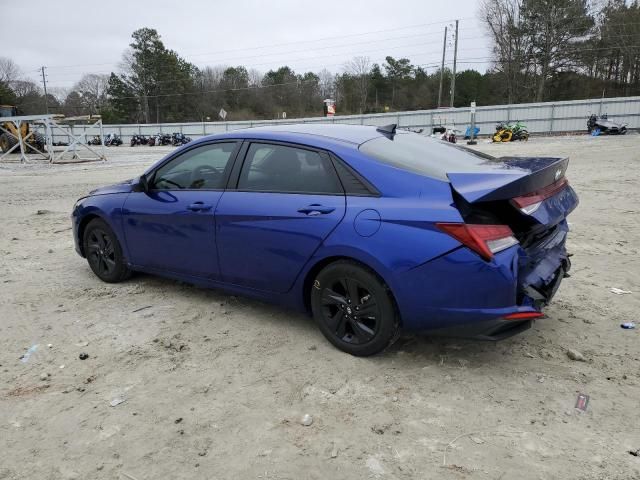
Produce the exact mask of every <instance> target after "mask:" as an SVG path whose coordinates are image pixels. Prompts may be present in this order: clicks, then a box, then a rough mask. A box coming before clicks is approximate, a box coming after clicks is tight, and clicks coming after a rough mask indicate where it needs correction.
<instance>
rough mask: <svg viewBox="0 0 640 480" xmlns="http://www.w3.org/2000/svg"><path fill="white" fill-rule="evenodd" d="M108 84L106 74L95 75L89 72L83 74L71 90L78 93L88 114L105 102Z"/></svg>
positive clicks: (94, 111) (91, 113)
mask: <svg viewBox="0 0 640 480" xmlns="http://www.w3.org/2000/svg"><path fill="white" fill-rule="evenodd" d="M108 86H109V76H108V75H97V74H94V73H89V74H86V75H84V76H83V77H82V78H81V79H80V81H79V82H78V83H76V84H75V86H74V87H73V90H75V91H77V92H78V93H80V96H81V97H82V104H83V105H84V107H85V108H86V109H87V110H88V111H89V114H90V115H93V114H95V113H98V111H99V110H100V109H101V108H102V107H103V106H104V105H105V104H106V102H107V88H108Z"/></svg>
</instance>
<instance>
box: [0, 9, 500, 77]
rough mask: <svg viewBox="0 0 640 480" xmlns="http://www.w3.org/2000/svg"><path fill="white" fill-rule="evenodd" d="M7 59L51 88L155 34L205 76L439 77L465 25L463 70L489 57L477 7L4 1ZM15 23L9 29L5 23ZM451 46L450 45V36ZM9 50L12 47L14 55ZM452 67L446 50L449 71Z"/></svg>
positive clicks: (113, 62) (99, 68) (111, 64)
mask: <svg viewBox="0 0 640 480" xmlns="http://www.w3.org/2000/svg"><path fill="white" fill-rule="evenodd" d="M2 4H3V5H2V17H3V19H4V20H5V21H4V22H3V25H2V28H1V29H0V40H2V44H3V45H5V48H3V51H2V53H0V55H3V56H9V57H11V58H12V59H13V60H14V61H15V62H16V63H17V64H18V65H19V66H20V67H21V68H22V70H23V72H24V74H25V75H26V76H28V77H30V78H33V79H37V78H38V74H37V72H36V70H37V69H38V68H39V67H40V66H42V65H44V66H46V67H47V73H48V85H49V86H50V87H63V88H69V87H72V86H73V84H74V83H75V82H76V81H77V80H78V79H79V78H80V77H81V76H82V74H83V73H109V72H111V71H117V70H118V64H119V62H120V60H121V58H122V53H123V51H124V50H125V49H126V48H127V47H128V44H129V43H130V42H131V33H132V32H133V31H134V30H136V29H138V28H142V27H151V28H155V29H156V30H158V32H159V33H160V35H161V36H162V40H163V41H164V44H165V46H166V47H168V48H170V49H173V50H175V51H176V52H178V54H180V55H181V56H182V57H184V58H186V59H187V60H189V61H190V62H192V63H194V64H196V65H197V66H199V67H203V66H207V65H220V64H224V65H245V66H247V67H248V68H255V69H257V70H260V71H261V72H266V71H268V70H269V69H271V68H277V67H279V66H282V65H288V66H290V67H292V68H293V69H294V70H295V71H296V72H299V73H301V72H305V71H314V72H318V71H320V70H322V69H323V68H327V69H328V70H329V71H331V72H334V73H335V72H341V71H342V70H343V66H344V64H345V62H347V61H348V60H349V59H350V58H352V57H353V56H356V55H360V56H368V57H370V59H371V61H372V62H378V63H382V62H383V61H384V57H385V56H387V55H391V56H393V57H396V58H398V57H407V58H409V59H410V60H411V61H412V63H413V64H415V65H424V66H425V67H426V68H427V70H428V71H433V70H434V69H436V68H438V66H439V63H440V60H441V55H442V40H443V34H444V27H445V25H448V24H450V23H452V19H455V18H458V19H460V34H459V45H458V60H459V62H460V63H459V66H458V71H460V70H463V69H465V68H476V69H478V70H481V71H484V70H485V69H486V67H487V66H488V64H487V63H486V62H487V60H488V58H487V57H489V55H490V51H489V43H488V41H487V39H486V35H485V30H484V28H483V26H482V24H481V23H480V22H479V21H478V19H477V17H478V0H453V1H448V2H444V3H443V2H439V1H438V2H436V1H433V0H395V1H390V0H368V1H364V0H314V1H307V0H271V1H260V0H231V1H229V0H227V1H221V0H219V1H214V0H211V1H204V0H200V1H195V0H182V1H176V0H172V1H165V0H153V1H150V0H128V1H123V0H109V1H100V2H98V1H94V0H55V1H54V0H30V1H27V2H17V1H7V0H3V1H2ZM8 19H11V21H7V20H8ZM450 38H451V40H452V39H453V36H451V37H450ZM8 45H11V47H10V48H7V46H8ZM452 61H453V47H452V46H451V47H449V49H448V53H447V63H449V64H451V63H452Z"/></svg>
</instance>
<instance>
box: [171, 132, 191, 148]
mask: <svg viewBox="0 0 640 480" xmlns="http://www.w3.org/2000/svg"><path fill="white" fill-rule="evenodd" d="M190 141H191V138H190V137H187V136H185V134H184V133H174V134H173V135H171V145H173V146H180V145H186V144H187V143H189V142H190Z"/></svg>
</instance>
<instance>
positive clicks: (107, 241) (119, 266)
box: [83, 218, 131, 283]
mask: <svg viewBox="0 0 640 480" xmlns="http://www.w3.org/2000/svg"><path fill="white" fill-rule="evenodd" d="M83 246H84V253H85V256H86V257H87V262H88V263H89V267H91V270H93V273H95V274H96V276H97V277H98V278H99V279H100V280H102V281H104V282H108V283H117V282H121V281H123V280H126V279H127V278H129V277H130V276H131V270H129V268H128V267H127V265H126V263H125V261H124V255H123V254H122V247H121V246H120V243H119V242H118V239H117V238H116V235H115V234H114V233H113V230H111V228H109V225H107V224H106V222H104V221H103V220H101V219H99V218H94V219H93V220H91V221H90V222H89V224H88V225H87V227H86V228H85V230H84V238H83Z"/></svg>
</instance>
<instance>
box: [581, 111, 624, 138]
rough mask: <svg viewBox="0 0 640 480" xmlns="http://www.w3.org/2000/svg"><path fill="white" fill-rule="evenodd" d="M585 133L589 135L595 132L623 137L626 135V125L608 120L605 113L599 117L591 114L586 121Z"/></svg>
mask: <svg viewBox="0 0 640 480" xmlns="http://www.w3.org/2000/svg"><path fill="white" fill-rule="evenodd" d="M587 131H588V132H589V133H590V134H593V133H594V132H597V133H596V134H600V133H604V134H608V135H624V134H625V133H627V124H626V123H617V122H614V121H612V120H609V118H608V116H607V114H606V113H605V114H604V115H600V116H599V117H598V116H597V115H596V114H591V116H590V117H589V120H587Z"/></svg>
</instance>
